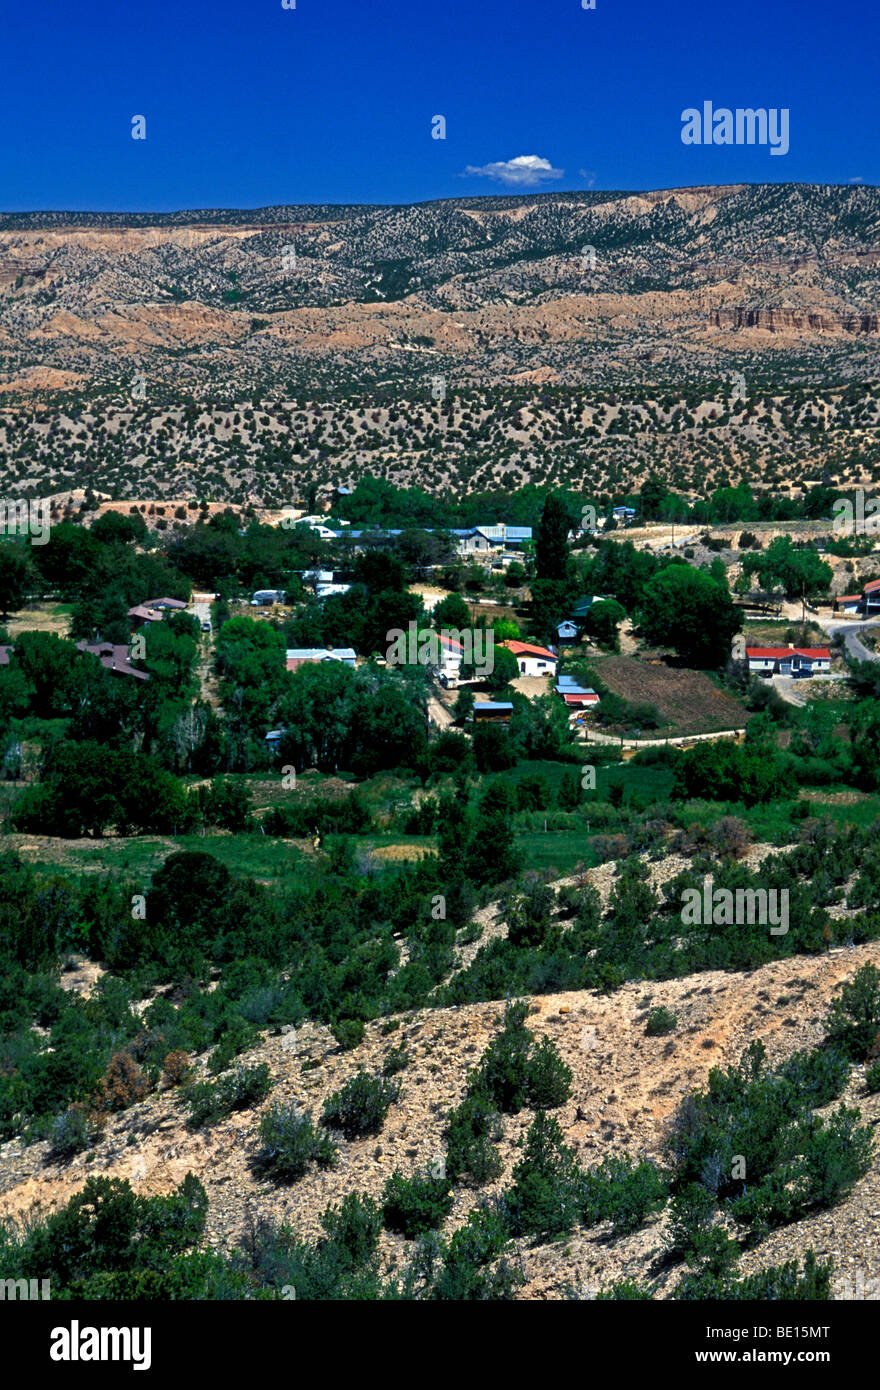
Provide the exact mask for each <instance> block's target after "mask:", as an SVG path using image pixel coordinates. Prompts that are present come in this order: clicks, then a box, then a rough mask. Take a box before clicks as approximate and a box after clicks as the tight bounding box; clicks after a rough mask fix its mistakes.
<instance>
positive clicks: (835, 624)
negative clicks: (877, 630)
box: [819, 618, 880, 661]
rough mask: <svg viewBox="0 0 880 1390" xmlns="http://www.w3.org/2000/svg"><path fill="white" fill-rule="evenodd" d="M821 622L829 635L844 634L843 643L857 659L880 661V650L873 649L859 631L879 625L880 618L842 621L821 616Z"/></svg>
mask: <svg viewBox="0 0 880 1390" xmlns="http://www.w3.org/2000/svg"><path fill="white" fill-rule="evenodd" d="M819 622H820V624H821V626H822V627H823V628H824V629H825V631H826V632H827V633H828V636H829V637H834V636H835V635H836V634H837V633H841V634H842V635H843V644H844V646H845V647H846V650H847V651H848V652H849V654H850V656H851V657H853V658H854V659H855V660H856V661H880V652H874V651H872V650H871V648H870V647H866V646H865V644H864V642H862V641H861V640H860V639H859V633H860V632H861V631H862V630H863V629H864V628H866V627H877V625H878V623H880V618H869V619H868V621H867V622H861V623H842V622H839V621H838V620H837V619H830V618H824V619H822V618H820V619H819Z"/></svg>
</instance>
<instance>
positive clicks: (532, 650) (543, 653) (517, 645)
mask: <svg viewBox="0 0 880 1390" xmlns="http://www.w3.org/2000/svg"><path fill="white" fill-rule="evenodd" d="M501 645H502V647H506V648H507V650H508V651H509V652H513V654H514V656H538V657H543V659H544V660H545V661H556V659H557V658H556V656H555V655H554V653H553V652H551V651H548V650H547V648H546V647H536V646H535V645H534V643H532V642H516V641H514V640H513V638H511V639H510V641H508V642H502V643H501Z"/></svg>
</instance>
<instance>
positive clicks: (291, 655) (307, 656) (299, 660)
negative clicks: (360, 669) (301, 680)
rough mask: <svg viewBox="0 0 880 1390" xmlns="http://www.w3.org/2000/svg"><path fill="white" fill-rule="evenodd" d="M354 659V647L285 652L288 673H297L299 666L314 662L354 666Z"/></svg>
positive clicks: (292, 648) (288, 650) (294, 648)
mask: <svg viewBox="0 0 880 1390" xmlns="http://www.w3.org/2000/svg"><path fill="white" fill-rule="evenodd" d="M356 659H357V653H356V652H355V649H354V647H288V648H287V651H286V652H285V660H286V663H287V669H288V671H298V670H299V668H300V666H303V665H305V664H306V663H308V662H314V661H341V662H342V664H343V666H354V664H355V661H356Z"/></svg>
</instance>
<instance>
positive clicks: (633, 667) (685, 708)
mask: <svg viewBox="0 0 880 1390" xmlns="http://www.w3.org/2000/svg"><path fill="white" fill-rule="evenodd" d="M593 664H594V666H595V670H596V674H597V675H598V676H599V677H600V678H601V679H602V680H603V681H604V682H605V684H606V685H607V686H608V688H609V690H611V691H613V692H614V694H615V695H620V696H621V697H622V698H623V699H624V700H629V701H631V702H632V703H633V704H635V703H640V704H641V703H645V704H650V705H656V707H657V709H658V710H659V711H660V713H661V715H662V716H663V719H664V720H665V721H666V722H665V723H664V725H663V727H662V729H660V730H658V732H657V736H658V737H661V736H663V735H668V736H669V737H670V738H672V737H674V736H675V735H677V734H710V733H715V732H717V731H718V730H719V729H739V728H743V727H744V726H745V725H746V723H747V722H748V714H747V712H746V711H745V709H744V708H743V706H742V705H741V703H740V702H739V700H736V699H734V697H733V696H732V695H729V694H727V692H726V691H724V690H720V689H719V688H718V687H717V686H716V685H714V684H713V683H712V681H711V680H710V679H709V677H708V676H707V675H704V673H703V672H702V671H689V670H686V669H684V668H678V667H673V666H667V665H665V663H662V662H658V663H657V664H654V662H651V661H639V660H637V659H636V658H635V657H631V656H606V657H596V658H594V663H593Z"/></svg>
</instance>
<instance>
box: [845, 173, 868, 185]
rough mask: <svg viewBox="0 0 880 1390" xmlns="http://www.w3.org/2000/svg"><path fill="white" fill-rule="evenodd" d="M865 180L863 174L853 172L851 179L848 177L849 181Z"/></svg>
mask: <svg viewBox="0 0 880 1390" xmlns="http://www.w3.org/2000/svg"><path fill="white" fill-rule="evenodd" d="M864 182H865V180H864V179H863V177H862V175H861V174H853V176H852V178H851V179H847V183H864Z"/></svg>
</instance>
